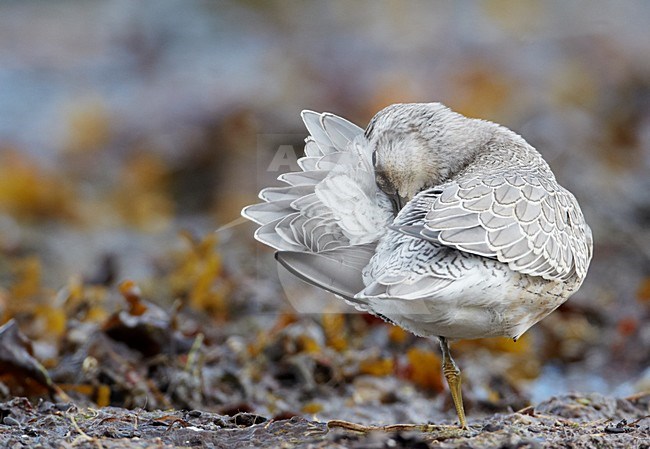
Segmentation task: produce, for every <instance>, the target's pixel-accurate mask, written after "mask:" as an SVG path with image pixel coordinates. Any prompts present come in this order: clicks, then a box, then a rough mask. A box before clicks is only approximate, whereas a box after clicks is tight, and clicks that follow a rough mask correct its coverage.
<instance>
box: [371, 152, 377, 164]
mask: <svg viewBox="0 0 650 449" xmlns="http://www.w3.org/2000/svg"><path fill="white" fill-rule="evenodd" d="M372 165H377V150H375V151H373V152H372Z"/></svg>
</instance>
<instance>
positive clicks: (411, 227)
mask: <svg viewBox="0 0 650 449" xmlns="http://www.w3.org/2000/svg"><path fill="white" fill-rule="evenodd" d="M423 213H425V215H424V219H423V220H422V219H421V218H422V215H423ZM393 229H396V230H398V231H399V232H402V233H405V234H409V235H412V236H413V235H414V236H420V237H422V238H425V239H427V240H429V241H431V242H434V243H436V244H442V245H445V246H447V247H451V248H455V249H457V250H460V251H462V252H466V253H470V254H476V255H480V256H484V257H490V258H495V259H497V260H499V261H500V262H502V263H506V264H508V266H509V267H510V268H511V269H512V270H514V271H517V272H520V273H524V274H528V275H531V276H540V277H542V278H544V279H549V280H566V279H569V278H570V277H572V276H574V275H577V277H578V278H579V279H580V280H582V279H584V277H585V276H586V272H587V267H588V264H589V261H590V259H591V252H592V237H591V230H590V229H589V227H588V226H587V224H586V222H585V220H584V217H583V215H582V212H581V210H580V207H579V206H578V203H577V201H576V199H575V197H574V196H573V195H572V194H571V193H570V192H569V191H567V190H566V189H564V188H563V187H561V186H560V185H559V184H557V182H556V181H555V178H554V177H553V175H552V174H551V172H550V169H549V170H548V171H546V170H543V167H542V170H541V171H540V170H537V171H533V170H530V171H521V170H517V171H515V170H510V169H507V168H503V169H499V168H496V169H492V170H491V171H490V173H485V172H483V173H481V174H480V176H479V175H477V174H476V173H475V172H472V171H468V172H467V173H465V174H463V175H461V176H459V177H457V178H455V179H454V180H452V181H449V182H447V183H445V184H443V185H441V186H439V187H437V188H434V189H429V190H425V191H423V192H421V193H419V194H418V195H417V196H416V197H415V198H414V199H413V200H412V201H411V202H410V203H409V204H407V206H406V207H405V208H404V209H403V210H402V211H401V213H400V214H399V216H398V217H397V219H396V223H395V224H394V226H393Z"/></svg>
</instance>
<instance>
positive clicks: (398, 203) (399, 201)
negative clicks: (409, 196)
mask: <svg viewBox="0 0 650 449" xmlns="http://www.w3.org/2000/svg"><path fill="white" fill-rule="evenodd" d="M389 198H390V202H391V203H392V204H393V212H394V213H395V215H397V214H398V213H399V211H400V210H402V208H403V207H404V206H405V205H406V203H407V201H406V198H404V197H403V196H400V195H399V194H398V193H394V194H392V195H389Z"/></svg>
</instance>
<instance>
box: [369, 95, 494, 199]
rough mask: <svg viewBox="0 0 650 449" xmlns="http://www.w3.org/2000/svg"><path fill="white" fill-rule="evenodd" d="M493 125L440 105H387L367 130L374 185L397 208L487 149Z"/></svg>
mask: <svg viewBox="0 0 650 449" xmlns="http://www.w3.org/2000/svg"><path fill="white" fill-rule="evenodd" d="M497 126H498V125H495V124H494V123H490V122H486V121H484V120H478V119H471V118H467V117H465V116H462V115H460V114H458V113H456V112H453V111H452V110H450V109H449V108H447V107H446V106H444V105H442V104H440V103H411V104H394V105H391V106H388V107H387V108H385V109H382V110H381V111H379V112H378V113H377V114H376V115H375V116H374V117H373V119H372V120H371V121H370V124H369V125H368V127H367V128H366V131H365V138H366V140H367V142H368V145H370V148H371V149H372V162H373V165H374V168H375V180H376V182H377V185H378V186H379V188H380V189H381V190H382V191H383V192H384V193H386V194H387V195H389V196H390V197H391V198H392V199H393V200H394V201H395V203H396V206H397V207H396V208H397V210H399V209H401V208H402V206H403V205H404V204H406V203H407V202H408V201H410V200H411V199H412V198H413V197H414V196H415V195H416V194H417V193H418V192H420V191H422V190H424V189H427V188H429V187H433V186H435V185H439V184H441V183H443V182H444V181H445V180H447V179H448V178H450V177H452V176H453V175H454V174H456V173H458V172H459V171H460V170H462V169H463V168H464V167H466V166H467V164H469V163H470V162H471V161H472V160H473V159H474V158H475V157H476V155H477V154H479V153H480V152H481V150H483V149H485V147H486V143H487V142H488V141H489V140H490V138H491V137H492V135H493V133H494V130H495V128H497Z"/></svg>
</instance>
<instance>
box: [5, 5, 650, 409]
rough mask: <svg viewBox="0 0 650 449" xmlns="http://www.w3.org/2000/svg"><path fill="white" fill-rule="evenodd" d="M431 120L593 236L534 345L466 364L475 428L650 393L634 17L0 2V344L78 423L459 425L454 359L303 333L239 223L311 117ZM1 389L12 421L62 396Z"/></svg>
mask: <svg viewBox="0 0 650 449" xmlns="http://www.w3.org/2000/svg"><path fill="white" fill-rule="evenodd" d="M412 101H413V102H427V101H441V102H443V103H445V104H446V105H448V106H449V107H451V108H452V109H455V110H457V111H458V112H461V113H463V114H465V115H469V116H472V117H479V118H484V119H488V120H492V121H495V122H498V123H501V124H503V125H505V126H508V127H509V128H511V129H513V130H514V131H516V132H518V133H519V134H521V135H523V136H524V138H525V139H527V140H528V142H529V143H531V144H532V145H533V146H535V147H536V148H537V149H538V150H539V151H540V152H541V153H542V154H543V156H544V157H545V158H546V160H547V161H548V162H549V164H550V165H551V167H552V168H553V170H554V171H555V173H556V175H557V178H558V179H559V181H560V183H561V184H562V185H564V186H565V187H567V188H568V189H569V190H571V191H572V192H573V193H574V194H575V195H576V197H577V198H578V200H579V202H580V204H581V206H582V208H583V212H584V214H585V216H586V218H587V221H588V222H589V224H590V225H591V227H592V230H593V234H594V241H595V248H594V259H593V263H592V266H591V269H590V272H589V276H588V278H587V280H586V281H585V283H584V285H583V287H582V288H581V290H580V291H579V292H578V293H576V294H575V296H574V297H572V298H571V300H570V301H569V302H568V303H566V304H565V305H563V306H562V307H561V309H559V311H557V312H556V313H554V314H552V315H551V316H549V317H548V318H546V319H545V320H544V321H542V322H541V323H540V324H538V325H537V326H536V327H535V328H533V329H532V330H531V331H530V332H529V334H528V335H527V336H526V338H524V339H522V341H520V342H519V343H517V344H514V343H512V342H509V341H507V340H499V339H491V340H484V341H483V340H481V341H468V342H459V343H458V344H456V345H455V353H457V355H458V357H457V360H458V362H459V364H460V366H461V368H462V369H463V372H464V376H465V379H464V388H465V390H466V391H465V395H466V397H467V398H466V400H467V402H468V408H469V409H470V412H469V413H470V415H471V414H472V413H479V412H480V411H486V412H490V411H494V410H507V409H508V408H515V409H516V408H517V407H523V406H525V405H526V404H528V403H530V402H531V401H533V402H534V401H540V400H543V399H546V398H548V397H550V396H551V395H553V394H557V393H562V392H566V391H571V390H579V391H596V392H601V393H604V394H616V395H620V396H625V395H631V394H634V393H636V392H640V391H644V390H648V389H650V370H649V368H648V366H649V362H650V349H649V348H650V326H648V321H649V318H650V262H649V261H650V176H649V174H650V4H649V3H647V2H643V1H641V0H639V1H618V2H605V1H587V0H584V1H574V2H562V1H559V0H558V1H548V2H538V1H533V0H520V1H509V0H486V1H483V2H472V1H440V2H435V3H430V2H409V3H402V2H396V1H391V2H374V1H369V0H368V1H357V2H315V1H309V2H298V1H281V2H280V1H278V2H266V1H254V0H240V1H221V2H213V1H187V0H183V1H180V0H178V1H174V0H151V1H140V2H132V1H129V0H115V1H85V2H76V1H72V0H50V1H48V2H41V1H24V0H23V1H11V0H5V1H3V2H1V3H0V319H1V322H3V323H4V322H7V321H8V320H9V319H11V318H15V319H16V321H17V323H18V325H19V327H20V329H21V331H22V332H23V333H24V334H25V335H26V337H27V339H28V340H29V344H26V343H25V342H24V341H23V343H21V344H22V345H23V347H25V348H27V350H28V352H30V354H32V355H33V356H34V357H35V359H37V360H38V361H39V362H40V363H43V364H44V365H45V367H46V368H47V369H48V370H49V373H50V375H51V377H52V379H53V381H54V382H55V383H57V384H60V385H64V386H65V385H67V387H65V388H64V389H65V390H66V391H67V393H68V394H70V395H73V396H74V397H75V398H76V399H77V400H79V401H84V400H85V401H89V402H94V403H96V404H99V405H107V404H113V405H123V406H138V405H139V406H147V407H149V408H155V407H163V406H165V407H167V406H174V407H211V408H217V409H219V410H221V411H224V412H229V411H232V410H254V411H258V412H259V413H266V414H274V415H276V416H283V415H282V414H285V415H286V414H294V413H302V414H317V415H318V416H322V417H331V416H336V417H339V418H341V417H343V418H345V417H347V418H351V419H360V420H364V419H368V416H373V418H374V419H375V420H377V419H379V420H381V419H384V420H386V421H390V420H392V419H401V420H411V421H423V420H426V419H439V418H440V417H446V418H448V419H453V410H451V409H450V404H449V400H448V399H447V397H446V396H447V395H446V393H442V394H441V392H442V383H441V381H440V375H439V373H438V370H431V369H430V368H431V367H436V366H437V365H436V364H439V359H438V350H437V347H436V344H435V342H434V344H432V343H429V342H426V341H422V340H419V339H415V338H414V337H412V336H410V335H407V334H405V333H403V332H401V331H400V330H398V329H395V328H392V327H390V326H388V325H385V324H383V323H381V322H379V321H377V320H374V319H372V318H370V317H365V316H359V315H339V314H326V315H318V314H316V315H314V314H304V313H298V312H299V311H298V312H297V311H296V309H295V308H294V307H292V304H290V303H289V302H287V301H286V299H285V295H284V292H283V289H282V288H281V286H280V284H279V282H278V274H277V269H276V267H275V264H274V261H273V258H272V254H271V251H268V250H267V249H265V248H263V247H262V246H260V245H257V244H256V243H255V242H254V241H253V239H252V231H253V226H251V225H249V224H242V223H241V220H238V218H239V211H240V210H241V208H242V207H243V206H244V205H247V204H250V203H252V202H256V194H257V191H258V190H259V188H260V187H263V186H265V185H268V184H269V183H272V182H273V178H274V175H276V174H273V173H268V172H267V171H266V170H265V167H267V165H265V164H266V163H267V162H265V161H269V160H270V159H271V158H272V157H273V155H274V154H275V152H276V151H277V150H278V148H279V145H291V146H292V148H295V150H296V151H297V152H298V153H299V152H300V151H301V150H302V148H301V142H302V139H303V138H304V137H305V135H306V132H305V130H304V128H303V125H302V123H301V120H300V116H299V113H300V111H301V110H302V109H312V110H316V111H329V112H333V113H336V114H338V115H341V116H344V117H346V118H348V119H349V120H351V121H353V122H355V123H357V124H358V125H360V126H361V127H365V125H366V124H367V122H368V121H369V119H370V118H371V117H372V116H373V115H374V114H375V113H376V112H377V111H378V110H380V109H381V108H383V107H385V106H387V105H389V104H391V103H395V102H412ZM217 229H219V232H216V233H215V232H214V231H215V230H217ZM126 279H128V280H130V281H129V282H126V283H124V282H123V281H124V280H126ZM301 288H302V289H303V290H300V292H301V293H299V294H296V293H295V292H294V293H293V294H292V297H293V298H296V297H300V295H303V294H304V295H305V297H310V298H312V299H313V297H314V296H313V295H317V293H314V291H313V290H312V289H310V288H307V287H301ZM296 295H297V296H296ZM317 298H318V297H317ZM291 302H293V301H291ZM152 329H154V330H155V332H154V331H152ZM6 335H7V333H5V337H6ZM6 338H8V337H6ZM135 340H138V344H135V343H134V341H135ZM21 341H22V340H21ZM143 341H144V342H145V343H142V342H143ZM0 343H1V339H0ZM9 343H12V341H9ZM13 343H15V342H13ZM140 343H141V344H140ZM139 345H140V346H139ZM143 345H144V346H143ZM107 348H110V351H109V350H108V349H107ZM170 348H171V349H170ZM116 354H119V355H120V356H119V357H117V356H116ZM196 354H200V355H201V356H200V357H198V358H197V357H194V356H195V355H196ZM161 359H164V362H165V363H162V362H160V360H161ZM93 361H94V362H93ZM143 361H144V362H143ZM13 363H15V364H18V365H19V361H14V362H13ZM6 366H7V365H6ZM8 366H11V364H10V365H8ZM23 368H24V367H23ZM190 368H191V369H190ZM193 370H194V371H193ZM434 371H436V372H434ZM8 372H9V374H5V375H4V376H2V375H0V387H2V388H0V397H9V396H11V395H16V394H26V395H31V396H38V395H39V394H44V393H42V392H40V391H39V390H34V389H33V385H32V386H29V385H25V384H24V382H21V381H20V379H17V378H16V376H15V373H17V372H20V370H14V371H11V370H9V371H8ZM23 372H24V370H23ZM12 373H13V374H14V375H13V377H12V375H11V374H12ZM0 374H1V373H0ZM134 378H135V379H137V381H136V380H133V379H134ZM197 379H200V382H199V381H198V380H197ZM193 382H194V383H193ZM197 382H198V383H197ZM46 383H47V382H46ZM135 386H137V388H135ZM86 387H88V388H86ZM183 388H185V390H183ZM283 389H284V390H283ZM46 390H47V388H46ZM136 390H137V391H136ZM98 391H99V392H100V393H101V394H100V393H98ZM180 392H185V393H187V394H180ZM188 392H190V393H188ZM281 392H282V393H281ZM342 404H344V405H346V407H347V408H346V410H347V411H346V412H344V413H343V412H342V411H341V410H342ZM375 407H376V409H375ZM369 410H372V411H373V412H372V413H370V412H369Z"/></svg>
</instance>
